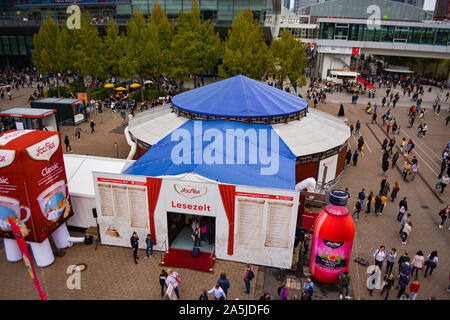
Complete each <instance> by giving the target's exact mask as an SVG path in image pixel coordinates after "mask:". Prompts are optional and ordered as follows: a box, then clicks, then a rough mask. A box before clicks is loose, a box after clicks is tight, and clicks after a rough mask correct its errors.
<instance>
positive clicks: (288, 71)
mask: <svg viewBox="0 0 450 320" xmlns="http://www.w3.org/2000/svg"><path fill="white" fill-rule="evenodd" d="M270 49H271V51H272V55H273V57H274V62H275V71H274V73H275V76H276V78H277V80H278V82H280V83H281V89H283V82H284V80H285V79H286V77H287V78H288V79H289V81H290V82H291V84H292V85H294V84H295V85H297V86H299V87H301V86H303V85H305V84H306V79H305V77H304V76H303V71H304V70H305V68H306V64H307V63H308V58H307V57H306V47H305V45H303V44H302V43H301V41H299V40H297V39H295V38H294V36H293V35H292V33H291V32H290V31H289V30H283V31H282V32H281V37H280V38H279V39H277V40H274V41H273V42H272V44H271V46H270Z"/></svg>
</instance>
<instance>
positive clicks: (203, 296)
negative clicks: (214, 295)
mask: <svg viewBox="0 0 450 320" xmlns="http://www.w3.org/2000/svg"><path fill="white" fill-rule="evenodd" d="M198 300H200V301H205V300H208V294H207V293H206V289H202V292H201V294H200V297H199V298H198Z"/></svg>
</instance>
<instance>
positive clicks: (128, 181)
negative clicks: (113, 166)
mask: <svg viewBox="0 0 450 320" xmlns="http://www.w3.org/2000/svg"><path fill="white" fill-rule="evenodd" d="M97 181H98V182H107V183H118V184H129V185H134V186H146V185H147V183H145V182H140V181H131V180H119V179H109V178H97Z"/></svg>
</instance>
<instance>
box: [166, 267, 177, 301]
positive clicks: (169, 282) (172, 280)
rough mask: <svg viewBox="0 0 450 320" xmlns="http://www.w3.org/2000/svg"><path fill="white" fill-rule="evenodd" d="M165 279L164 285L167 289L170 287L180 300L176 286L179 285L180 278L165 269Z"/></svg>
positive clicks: (175, 273) (170, 270)
mask: <svg viewBox="0 0 450 320" xmlns="http://www.w3.org/2000/svg"><path fill="white" fill-rule="evenodd" d="M167 274H168V276H167V278H166V285H167V288H168V287H169V285H172V288H173V291H175V294H176V295H177V298H178V299H180V292H179V291H178V285H179V284H180V283H181V277H180V275H179V274H178V272H176V271H173V270H172V269H167Z"/></svg>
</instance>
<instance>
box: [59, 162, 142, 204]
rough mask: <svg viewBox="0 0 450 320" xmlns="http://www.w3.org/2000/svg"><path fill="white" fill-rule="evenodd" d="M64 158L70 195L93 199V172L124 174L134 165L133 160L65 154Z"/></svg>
mask: <svg viewBox="0 0 450 320" xmlns="http://www.w3.org/2000/svg"><path fill="white" fill-rule="evenodd" d="M63 157H64V167H65V169H66V176H67V181H68V185H69V192H70V194H71V195H73V196H81V197H91V198H93V197H95V190H94V179H93V178H92V172H94V171H98V172H106V173H122V171H123V170H124V169H126V168H127V167H128V166H130V164H132V163H134V161H133V160H122V159H114V158H103V157H92V156H84V155H78V154H64V155H63Z"/></svg>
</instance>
